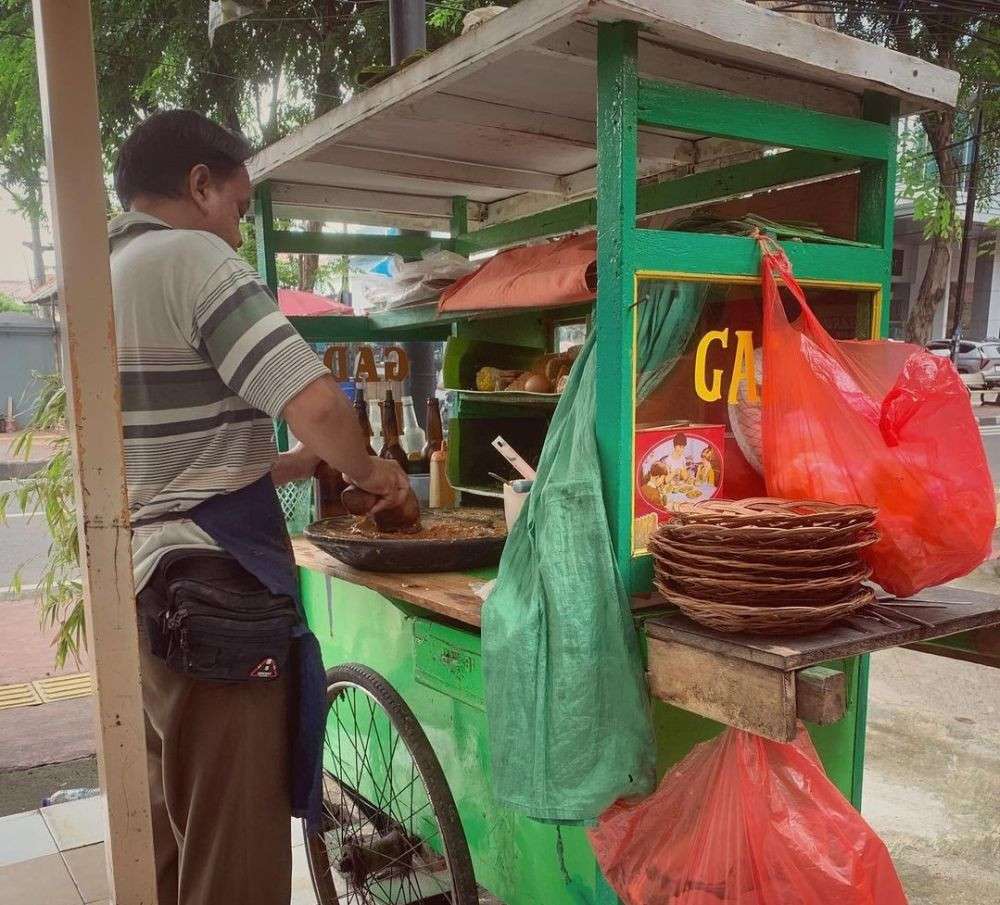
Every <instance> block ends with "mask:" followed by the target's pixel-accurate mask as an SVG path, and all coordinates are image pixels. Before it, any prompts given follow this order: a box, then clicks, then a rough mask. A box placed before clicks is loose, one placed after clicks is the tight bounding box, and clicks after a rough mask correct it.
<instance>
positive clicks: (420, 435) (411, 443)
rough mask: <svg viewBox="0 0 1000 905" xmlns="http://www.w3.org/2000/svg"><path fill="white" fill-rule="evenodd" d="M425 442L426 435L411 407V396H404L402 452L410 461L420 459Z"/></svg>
mask: <svg viewBox="0 0 1000 905" xmlns="http://www.w3.org/2000/svg"><path fill="white" fill-rule="evenodd" d="M425 442H427V436H426V435H425V434H424V432H423V430H422V429H421V427H420V422H419V421H417V413H416V412H415V411H414V409H413V397H412V396H404V397H403V435H402V437H400V443H401V445H402V447H403V452H405V453H406V455H407V458H408V459H409V460H410V461H411V462H419V461H420V458H421V456H420V454H421V452H422V451H423V448H424V443H425Z"/></svg>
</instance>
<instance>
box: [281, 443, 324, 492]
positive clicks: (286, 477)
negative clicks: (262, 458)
mask: <svg viewBox="0 0 1000 905" xmlns="http://www.w3.org/2000/svg"><path fill="white" fill-rule="evenodd" d="M321 461H322V460H321V459H320V457H319V456H317V455H316V454H315V453H313V452H311V451H310V450H308V449H306V447H305V446H303V444H301V443H298V444H296V445H295V446H294V447H293V448H292V449H290V450H288V452H283V453H278V458H277V459H275V460H274V464H273V465H272V466H271V479H272V480H273V481H274V483H275V484H277V485H280V484H288V483H290V482H291V481H305V480H308V479H309V478H311V477H312V476H313V473H314V472H315V471H316V466H317V465H319V463H320V462H321Z"/></svg>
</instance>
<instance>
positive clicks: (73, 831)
mask: <svg viewBox="0 0 1000 905" xmlns="http://www.w3.org/2000/svg"><path fill="white" fill-rule="evenodd" d="M41 813H42V817H44V818H45V822H46V824H48V827H49V830H50V831H51V833H52V838H53V839H55V841H56V845H58V846H59V851H62V852H64V851H67V850H68V849H71V848H81V847H82V846H84V845H96V844H97V843H98V842H103V841H104V837H105V835H106V833H107V816H106V814H105V805H104V797H103V796H100V797H97V798H84V799H81V800H80V801H67V802H65V803H64V804H54V805H52V807H48V808H42V809H41Z"/></svg>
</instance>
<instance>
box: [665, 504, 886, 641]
mask: <svg viewBox="0 0 1000 905" xmlns="http://www.w3.org/2000/svg"><path fill="white" fill-rule="evenodd" d="M874 525H875V510H873V509H869V508H867V507H865V506H838V505H835V504H833V503H820V502H815V501H812V500H778V499H770V498H760V499H748V500H739V501H732V502H731V501H722V500H711V501H707V502H703V503H685V504H681V505H679V506H677V508H676V509H675V510H674V511H673V512H672V514H671V518H670V521H669V522H667V523H665V524H663V525H661V526H660V527H659V528H658V529H657V531H656V533H655V534H654V535H653V536H652V538H650V541H649V550H650V552H651V553H652V554H653V562H654V571H655V584H656V588H657V590H658V591H659V592H660V594H661V595H662V596H663V597H664V599H665V600H667V601H668V602H670V603H672V604H675V605H676V606H677V607H679V608H680V609H681V610H683V611H684V612H685V613H686V614H687V615H688V616H690V617H691V618H692V619H694V620H695V621H697V622H700V623H702V624H703V625H707V626H710V627H711V628H714V629H718V630H719V631H724V632H753V633H757V634H771V635H793V634H803V633H806V632H810V631H815V630H818V629H820V628H823V627H825V626H828V625H831V624H832V623H834V622H836V621H837V620H838V619H843V618H844V617H846V616H848V615H849V614H851V613H853V612H854V611H855V610H858V609H860V608H861V607H863V606H865V605H866V604H869V603H871V602H872V600H873V599H874V593H873V592H872V590H871V589H870V588H869V587H868V586H867V585H865V584H864V582H865V580H866V579H867V578H868V577H869V576H870V575H871V569H870V568H869V567H868V566H867V565H866V564H865V563H864V562H863V561H862V559H861V551H862V550H864V548H865V547H869V546H871V545H872V544H874V543H875V542H876V541H877V540H878V533H877V532H876V531H875V528H874Z"/></svg>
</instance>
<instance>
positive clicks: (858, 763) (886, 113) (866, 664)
mask: <svg viewBox="0 0 1000 905" xmlns="http://www.w3.org/2000/svg"><path fill="white" fill-rule="evenodd" d="M861 115H862V116H863V117H864V118H865V119H867V120H871V121H873V122H877V123H881V124H883V125H887V126H888V127H889V129H890V131H891V133H892V137H893V153H892V154H890V155H889V157H888V159H887V160H886V161H884V162H883V161H879V162H875V161H872V162H866V163H864V164H863V165H862V167H861V177H860V182H859V185H858V234H857V239H858V241H860V242H871V243H872V244H873V245H878V246H879V248H880V249H881V251H882V255H883V261H882V276H881V282H882V318H881V324H880V327H881V329H880V331H879V332H880V333H881V335H882V337H883V338H884V337H886V336H888V335H889V312H890V310H891V307H892V243H893V231H894V227H895V220H896V216H895V215H896V211H895V207H896V153H895V152H896V137H897V135H898V121H899V101H898V100H897V99H896V98H892V97H888V96H886V95H883V94H876V93H874V92H871V93H867V94H865V96H864V99H863V101H862V110H861ZM870 669H871V658H870V657H869V655H868V654H865V655H864V656H861V657H859V658H858V673H857V686H856V691H855V694H856V695H857V712H856V714H855V717H854V763H853V766H852V773H851V804H853V805H854V807H856V808H857V809H858V810H859V811H860V810H861V800H862V796H863V793H864V778H865V744H866V740H867V731H868V678H869V674H870Z"/></svg>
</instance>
